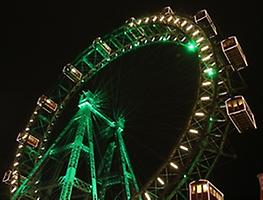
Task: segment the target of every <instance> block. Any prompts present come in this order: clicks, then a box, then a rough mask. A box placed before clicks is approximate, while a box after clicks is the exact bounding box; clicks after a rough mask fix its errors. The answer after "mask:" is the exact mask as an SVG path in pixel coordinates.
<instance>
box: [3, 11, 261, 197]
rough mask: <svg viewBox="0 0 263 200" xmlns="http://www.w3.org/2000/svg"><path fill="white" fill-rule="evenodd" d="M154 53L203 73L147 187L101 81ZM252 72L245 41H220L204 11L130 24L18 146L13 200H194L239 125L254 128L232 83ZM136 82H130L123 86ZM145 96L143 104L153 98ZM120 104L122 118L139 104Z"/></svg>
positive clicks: (85, 57)
mask: <svg viewBox="0 0 263 200" xmlns="http://www.w3.org/2000/svg"><path fill="white" fill-rule="evenodd" d="M155 45H160V46H162V45H170V46H172V47H173V48H177V51H180V56H182V55H181V54H184V53H186V52H187V55H188V57H192V58H193V59H194V60H195V61H196V66H194V67H195V70H197V71H198V73H196V74H197V75H196V79H195V85H196V87H195V91H194V94H193V98H192V99H193V100H192V101H191V102H192V104H191V108H190V110H189V114H187V115H185V117H184V123H182V124H181V125H182V126H183V127H181V128H180V129H178V130H177V133H176V139H174V138H173V140H172V145H170V146H169V151H167V152H168V153H167V154H166V156H165V159H162V162H159V163H158V167H155V168H154V170H152V171H150V172H149V173H148V176H147V178H145V180H143V181H142V178H141V177H139V175H138V174H143V173H146V172H145V171H142V172H139V171H140V167H139V168H138V167H137V168H136V170H135V165H136V158H135V159H134V157H133V158H132V159H131V157H130V146H131V144H129V145H127V143H126V140H125V139H126V138H125V137H126V136H125V134H126V130H127V129H129V127H128V123H129V117H127V115H126V113H125V111H124V112H121V111H116V110H115V108H113V107H111V106H110V107H109V108H108V109H106V110H105V109H103V103H104V102H105V98H106V99H107V96H108V97H109V100H108V101H109V102H108V103H109V105H113V104H114V102H115V101H114V100H115V99H116V98H118V97H117V96H118V92H114V91H115V89H116V88H115V87H114V88H113V89H110V88H111V85H107V83H108V82H107V81H106V83H101V80H102V79H101V78H99V77H104V80H105V74H107V78H106V79H111V72H112V71H110V70H108V71H107V69H108V68H113V64H114V63H115V64H116V62H118V60H120V59H121V58H122V57H125V56H127V55H130V54H131V53H132V52H137V51H141V50H142V49H147V48H152V47H153V46H155ZM147 51H148V49H147ZM157 57H158V55H157ZM188 57H187V58H188ZM134 58H135V59H136V56H135V57H134ZM175 59H179V56H178V57H175ZM247 66H248V64H247V61H246V57H245V55H244V53H243V51H242V49H241V46H240V44H239V42H238V40H237V38H236V37H235V36H231V37H228V38H226V39H223V40H221V39H220V37H219V34H218V32H217V29H216V26H215V24H214V23H213V21H212V20H211V18H210V16H209V14H208V12H207V11H206V10H201V11H199V12H198V13H196V14H195V15H194V16H193V17H192V16H186V15H183V14H180V13H177V12H174V11H173V10H172V9H171V8H170V7H166V8H164V9H163V10H162V11H161V12H160V13H156V14H154V15H151V16H146V17H140V18H130V19H129V20H127V21H126V22H125V24H124V25H123V26H121V27H120V28H118V29H116V30H114V31H113V32H112V33H110V34H108V35H106V36H104V37H98V38H96V39H95V40H94V41H93V42H92V44H91V45H90V46H89V47H88V48H87V49H86V50H84V51H83V52H82V53H81V54H80V55H79V56H78V57H77V58H76V59H75V60H74V61H73V62H72V63H69V64H67V65H66V66H65V67H63V70H62V75H61V77H60V78H59V81H58V84H57V85H56V87H55V88H53V90H52V91H51V92H50V93H49V94H45V95H42V96H41V97H39V99H38V101H37V103H36V107H35V108H34V111H33V113H32V115H31V117H30V119H29V121H28V123H27V125H26V127H25V129H24V130H23V131H21V132H20V133H19V134H18V136H17V142H18V147H17V151H16V155H15V158H14V162H13V165H12V167H11V169H10V170H9V171H7V172H6V173H5V176H4V177H3V182H5V183H7V184H9V186H10V194H11V199H12V200H16V199H30V200H40V199H60V200H67V199H93V200H96V199H100V200H104V199H114V200H115V199H116V200H117V199H127V200H129V199H140V200H155V199H165V200H169V199H187V192H186V191H187V188H188V183H189V182H191V181H193V180H195V179H199V178H207V177H208V176H209V175H210V174H211V171H212V169H213V167H214V166H215V164H216V162H217V160H218V159H219V157H221V156H223V155H224V144H225V141H226V138H227V135H228V133H229V130H230V128H231V124H233V125H234V127H235V128H236V129H237V130H238V132H240V133H242V132H245V131H246V130H247V129H250V128H256V123H255V119H254V115H253V113H252V111H251V110H250V108H249V106H248V104H247V102H246V101H245V98H244V97H243V96H242V95H240V94H239V93H238V92H239V90H238V89H236V88H234V87H233V85H232V83H231V76H232V74H237V73H239V71H240V70H242V69H243V68H246V67H247ZM174 67H176V66H174ZM123 69H124V71H125V70H126V69H125V67H123ZM127 70H128V69H127ZM160 71H162V69H161V70H160ZM103 73H104V74H103ZM158 73H159V72H158ZM160 73H161V72H160ZM171 73H172V72H171ZM135 75H136V73H135ZM129 76H131V75H129V72H127V73H126V77H125V79H129ZM113 77H114V76H113ZM134 77H135V78H138V76H134ZM155 78H156V77H154V78H153V79H155ZM138 79H139V78H138ZM164 79H165V77H164ZM110 81H113V82H114V81H115V82H116V79H111V80H110ZM136 81H138V82H139V80H135V82H136ZM142 82H143V81H142ZM142 82H140V83H142ZM165 83H166V82H165ZM122 84H123V85H124V86H123V87H125V86H126V85H125V84H124V83H123V82H122ZM101 85H103V87H100V86H101ZM116 85H118V84H116ZM144 86H145V85H141V87H144ZM182 87H183V86H182ZM101 88H104V89H101ZM125 89H126V87H125ZM123 90H124V89H123ZM147 90H148V89H147ZM147 90H143V92H142V94H141V96H144V95H145V96H147V95H146V93H145V92H146V91H147ZM105 91H108V92H105ZM109 91H110V92H109ZM127 92H128V93H131V91H127ZM104 93H106V95H105V94H104ZM170 95H171V94H170V93H169V94H168V95H165V96H162V98H166V97H167V98H168V97H169V96H170ZM105 96H106V97H105ZM145 98H146V97H145ZM123 99H125V98H120V101H121V100H123ZM141 99H142V98H139V99H137V100H138V101H140V100H141ZM150 99H151V98H149V99H147V101H150ZM130 101H131V102H130ZM158 101H160V100H159V99H158ZM122 102H123V101H121V102H120V103H118V105H121V106H122V107H124V109H123V108H121V109H119V110H125V106H127V105H129V103H131V104H134V102H132V100H131V99H127V98H126V99H125V102H126V103H123V104H122ZM127 102H128V103H127ZM176 108H178V107H176ZM135 109H136V108H135ZM167 109H170V107H169V106H167ZM152 110H154V109H149V110H148V111H149V113H150V112H152ZM135 113H136V112H135ZM137 113H138V112H137ZM139 113H140V112H139ZM143 116H144V115H141V113H140V117H142V118H143ZM137 118H139V116H138V115H137ZM149 123H151V122H149ZM126 124H127V126H126ZM153 125H154V124H153ZM156 127H158V124H156ZM166 127H167V126H166ZM167 129H169V126H168V128H167ZM131 130H132V129H131ZM131 132H132V131H131ZM164 134H165V133H164ZM152 139H153V138H152V137H148V138H147V140H152ZM134 145H135V144H134ZM137 153H138V152H137ZM139 153H140V152H139ZM141 153H143V152H141ZM135 156H136V155H135ZM144 162H145V165H147V164H146V163H147V160H145V161H144ZM141 170H147V169H141Z"/></svg>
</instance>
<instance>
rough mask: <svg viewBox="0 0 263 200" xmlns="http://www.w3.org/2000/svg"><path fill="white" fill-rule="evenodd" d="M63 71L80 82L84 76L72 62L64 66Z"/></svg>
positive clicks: (71, 78)
mask: <svg viewBox="0 0 263 200" xmlns="http://www.w3.org/2000/svg"><path fill="white" fill-rule="evenodd" d="M63 73H64V74H65V75H66V76H67V77H68V78H69V79H70V80H72V81H73V82H78V81H79V80H80V79H81V77H82V73H81V72H80V71H79V70H78V69H77V68H76V67H74V66H73V65H72V64H70V63H69V64H67V65H66V66H65V67H64V68H63Z"/></svg>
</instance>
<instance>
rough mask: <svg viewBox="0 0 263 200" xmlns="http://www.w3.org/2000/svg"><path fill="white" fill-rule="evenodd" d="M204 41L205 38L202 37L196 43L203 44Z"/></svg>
mask: <svg viewBox="0 0 263 200" xmlns="http://www.w3.org/2000/svg"><path fill="white" fill-rule="evenodd" d="M203 40H204V38H203V37H200V38H198V39H197V40H196V41H195V42H196V43H200V42H202V41H203Z"/></svg>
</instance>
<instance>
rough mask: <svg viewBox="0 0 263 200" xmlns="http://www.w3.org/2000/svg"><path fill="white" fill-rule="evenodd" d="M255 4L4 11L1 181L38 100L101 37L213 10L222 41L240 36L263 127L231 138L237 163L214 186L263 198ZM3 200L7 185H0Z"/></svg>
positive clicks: (222, 168) (74, 5)
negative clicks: (166, 15)
mask: <svg viewBox="0 0 263 200" xmlns="http://www.w3.org/2000/svg"><path fill="white" fill-rule="evenodd" d="M257 3H258V2H256V1H229V0H228V1H226V0H222V1H207V0H199V1H194V0H177V1H162V2H158V1H150V0H148V1H147V0H141V1H122V2H118V3H117V1H114V2H112V1H104V2H103V1H74V2H73V1H72V2H71V3H69V2H62V1H61V2H58V1H56V2H55V1H54V2H52V1H38V2H29V1H19V2H9V3H5V4H4V5H1V6H0V9H1V19H0V20H1V21H0V22H1V24H0V26H1V28H0V32H1V40H0V41H1V42H0V48H1V54H0V55H1V64H0V65H1V69H0V70H1V72H0V75H1V79H0V81H1V82H0V83H1V85H0V88H1V101H0V106H1V145H0V148H1V149H0V176H1V177H2V176H3V174H4V171H6V170H7V169H8V168H9V166H10V165H11V164H12V160H13V158H14V153H15V149H16V145H17V143H16V142H15V138H16V136H17V134H18V132H19V131H20V130H22V129H23V128H24V126H25V125H26V123H27V120H28V118H29V116H30V115H31V112H32V109H33V107H34V105H35V103H36V101H37V99H38V97H39V96H40V95H42V94H43V93H45V91H46V90H47V89H49V88H50V87H51V86H52V85H53V84H54V83H55V81H56V78H57V77H58V76H59V74H60V73H61V69H62V67H63V66H64V65H65V64H66V63H68V62H70V61H72V60H74V58H75V57H76V56H77V55H78V54H79V53H80V52H81V51H82V50H84V49H85V48H86V47H88V46H89V45H90V44H91V42H92V41H93V40H94V39H95V38H96V37H97V36H103V35H105V34H106V33H109V32H111V31H113V30H114V29H116V28H118V27H119V26H121V25H122V24H123V23H124V22H125V20H127V19H129V18H130V17H132V16H134V17H140V16H146V15H150V14H153V13H155V12H158V11H160V10H161V9H162V8H163V7H165V6H171V8H172V9H174V10H179V11H183V12H185V13H188V14H189V15H193V14H194V13H196V12H197V11H198V10H200V9H204V8H205V9H207V10H208V11H209V13H210V16H211V17H212V19H213V21H214V22H215V24H216V25H217V27H218V30H219V32H220V34H221V35H222V36H223V37H227V36H230V35H236V36H237V37H238V40H239V41H240V43H241V46H242V48H243V50H244V52H245V53H246V56H247V60H248V63H249V67H248V68H247V69H246V70H244V71H243V72H242V74H243V75H244V79H245V81H246V83H247V85H248V88H247V90H246V92H245V95H246V99H247V101H248V103H249V105H250V107H251V109H252V111H253V112H254V114H255V117H256V120H257V125H258V129H257V130H252V131H250V132H247V133H244V134H238V133H237V132H233V133H232V134H231V136H230V138H229V139H230V142H231V145H232V148H233V150H234V151H235V153H236V154H237V156H238V157H237V159H235V160H232V161H231V162H227V163H225V164H224V165H218V166H217V167H216V169H215V171H214V174H213V176H212V177H213V178H212V180H211V181H212V182H213V183H214V184H215V185H216V186H217V187H218V188H219V189H220V190H221V191H222V192H223V193H224V194H225V199H226V200H227V199H228V200H245V199H246V200H247V199H259V184H258V180H257V177H256V175H257V174H258V173H261V172H263V157H262V149H263V148H262V144H263V132H262V125H263V123H262V122H263V121H262V119H263V116H262V115H263V107H262V102H263V95H262V82H261V80H260V78H261V76H262V75H261V72H262V69H261V67H262V63H261V62H260V61H261V48H262V45H261V43H262V42H261V40H262V37H261V35H262V29H261V27H260V25H261V19H262V11H261V10H260V5H258V4H257ZM0 188H1V190H0V199H1V200H5V199H6V195H5V192H6V186H5V185H3V184H2V183H0Z"/></svg>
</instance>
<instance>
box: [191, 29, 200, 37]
mask: <svg viewBox="0 0 263 200" xmlns="http://www.w3.org/2000/svg"><path fill="white" fill-rule="evenodd" d="M198 33H200V31H199V30H196V31H195V32H193V34H192V36H196V35H197V34H198Z"/></svg>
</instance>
